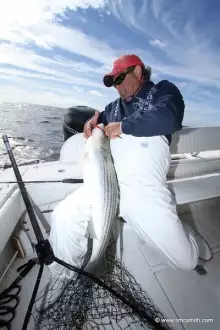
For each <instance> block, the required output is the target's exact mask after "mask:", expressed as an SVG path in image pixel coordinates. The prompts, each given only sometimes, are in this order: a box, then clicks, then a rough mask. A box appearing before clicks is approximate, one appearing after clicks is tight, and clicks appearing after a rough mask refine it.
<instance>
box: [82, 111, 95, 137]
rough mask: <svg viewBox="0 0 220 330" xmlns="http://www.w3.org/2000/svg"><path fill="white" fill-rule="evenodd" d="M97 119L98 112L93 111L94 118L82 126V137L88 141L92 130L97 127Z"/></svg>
mask: <svg viewBox="0 0 220 330" xmlns="http://www.w3.org/2000/svg"><path fill="white" fill-rule="evenodd" d="M98 118H99V112H98V111H95V114H94V116H93V117H92V118H91V119H90V120H88V121H87V123H86V124H85V125H84V130H83V135H84V137H85V138H86V139H88V138H89V137H90V136H91V135H92V130H93V128H95V126H96V125H97V122H98Z"/></svg>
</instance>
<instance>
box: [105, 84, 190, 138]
mask: <svg viewBox="0 0 220 330" xmlns="http://www.w3.org/2000/svg"><path fill="white" fill-rule="evenodd" d="M184 110H185V104H184V100H183V97H182V95H181V93H180V91H179V89H178V88H177V87H176V86H175V85H174V84H173V83H171V82H170V81H168V80H162V81H160V82H159V83H157V84H154V83H153V82H152V81H150V82H149V81H148V82H145V83H144V84H143V86H142V87H141V89H140V90H139V91H138V93H137V94H136V95H135V96H134V97H133V98H132V99H131V100H130V101H125V100H122V99H121V98H118V99H116V100H115V101H113V102H111V103H110V104H108V105H107V106H106V107H105V110H104V111H103V112H101V113H100V116H99V120H98V123H103V124H104V125H107V124H109V123H111V122H122V125H121V129H122V132H123V133H124V134H129V135H133V136H139V137H140V136H146V137H150V136H156V135H164V136H166V138H167V139H168V141H169V144H170V143H171V135H172V134H173V133H175V132H176V131H178V130H180V129H181V128H182V121H183V116H184Z"/></svg>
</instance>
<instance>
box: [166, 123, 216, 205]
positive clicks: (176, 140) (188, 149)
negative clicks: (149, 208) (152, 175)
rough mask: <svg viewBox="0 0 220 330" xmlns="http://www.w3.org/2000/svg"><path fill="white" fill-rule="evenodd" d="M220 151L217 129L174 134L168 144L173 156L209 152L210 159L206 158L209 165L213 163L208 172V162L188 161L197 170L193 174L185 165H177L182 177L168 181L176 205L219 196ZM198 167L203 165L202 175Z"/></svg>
mask: <svg viewBox="0 0 220 330" xmlns="http://www.w3.org/2000/svg"><path fill="white" fill-rule="evenodd" d="M210 151H212V152H213V154H211V152H210ZM216 151H217V157H216ZM219 151H220V127H200V128H184V129H182V130H181V131H179V132H177V133H175V134H174V135H173V137H172V143H171V145H170V152H171V154H172V155H175V154H184V153H196V154H198V153H201V152H208V153H209V157H208V158H207V159H209V160H210V162H211V163H212V162H213V161H215V165H214V166H213V167H212V169H211V170H210V168H209V167H210V165H209V164H207V165H205V163H207V162H206V160H204V159H202V160H201V159H200V160H198V161H196V162H195V161H194V160H191V164H192V163H193V162H194V164H195V165H194V169H195V168H197V169H196V171H193V169H192V167H190V166H189V165H190V164H189V163H188V162H185V163H184V162H182V163H181V164H180V165H181V166H182V167H183V169H184V171H185V175H184V177H183V178H178V177H176V176H175V177H174V178H173V179H172V180H171V179H169V178H168V181H167V183H168V187H169V189H170V191H171V192H172V194H173V197H174V199H175V201H176V203H177V205H181V204H185V203H190V202H196V201H200V200H204V199H210V198H214V197H217V196H219V195H220V166H217V164H219V165H220V158H219V157H218V156H220V152H219ZM214 152H215V153H214ZM218 152H219V154H218ZM183 161H184V160H183ZM199 164H202V165H203V171H201V172H200V170H201V168H199ZM171 165H172V164H171ZM205 166H206V167H205ZM211 166H212V165H211ZM187 171H188V172H187ZM190 172H191V173H190ZM204 172H205V173H206V172H208V174H204ZM186 174H188V175H186Z"/></svg>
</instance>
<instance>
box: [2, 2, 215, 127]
mask: <svg viewBox="0 0 220 330" xmlns="http://www.w3.org/2000/svg"><path fill="white" fill-rule="evenodd" d="M12 8H13V9H12ZM219 12H220V4H219V2H218V1H217V0H209V1H207V0H193V1H192V0H184V1H180V0H109V1H108V0H75V1H74V0H19V1H17V0H7V1H1V3H0V100H2V101H11V102H19V103H22V102H27V103H37V104H45V105H53V106H62V107H68V106H71V105H74V104H81V105H89V106H92V107H95V108H97V109H98V110H103V109H104V107H105V105H106V104H108V103H109V102H111V101H112V100H114V99H115V98H117V94H116V91H115V90H114V89H111V88H110V89H109V88H105V87H104V86H103V83H102V78H103V74H104V73H106V72H108V71H109V70H111V66H112V61H113V60H114V59H115V58H116V57H117V56H120V55H122V54H125V53H135V54H137V55H139V56H140V57H141V58H142V60H143V61H144V62H145V64H146V65H149V66H151V67H152V73H153V75H152V80H153V81H154V82H158V81H160V80H162V79H168V80H170V81H172V82H174V83H175V84H177V86H178V87H179V88H180V90H181V92H182V94H183V96H184V100H185V103H186V112H185V118H184V124H185V125H196V126H198V125H201V126H204V125H220V109H219V104H220V33H219V31H220V21H219Z"/></svg>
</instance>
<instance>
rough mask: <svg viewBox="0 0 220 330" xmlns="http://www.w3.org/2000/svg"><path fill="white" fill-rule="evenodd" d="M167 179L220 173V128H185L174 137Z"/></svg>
mask: <svg viewBox="0 0 220 330" xmlns="http://www.w3.org/2000/svg"><path fill="white" fill-rule="evenodd" d="M170 152H171V155H172V163H171V166H170V169H169V172H168V175H167V179H168V180H169V179H179V178H187V177H192V176H197V175H200V174H208V173H213V172H216V171H220V127H199V128H183V129H182V130H180V131H178V132H176V133H175V134H173V135H172V142H171V146H170Z"/></svg>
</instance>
